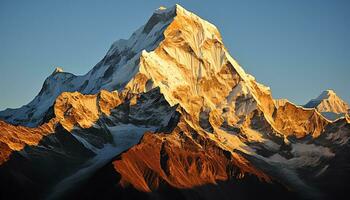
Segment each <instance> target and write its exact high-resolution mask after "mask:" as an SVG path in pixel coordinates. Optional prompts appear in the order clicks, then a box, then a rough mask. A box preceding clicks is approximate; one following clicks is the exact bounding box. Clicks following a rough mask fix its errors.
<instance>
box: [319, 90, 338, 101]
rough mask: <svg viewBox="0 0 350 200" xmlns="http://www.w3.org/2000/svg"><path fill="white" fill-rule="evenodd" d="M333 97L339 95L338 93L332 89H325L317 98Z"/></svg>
mask: <svg viewBox="0 0 350 200" xmlns="http://www.w3.org/2000/svg"><path fill="white" fill-rule="evenodd" d="M332 97H337V94H336V93H335V92H334V90H332V89H328V90H325V91H323V92H322V93H321V94H320V95H319V96H318V97H317V98H316V99H317V100H324V99H329V98H332Z"/></svg>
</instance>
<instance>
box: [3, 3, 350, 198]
mask: <svg viewBox="0 0 350 200" xmlns="http://www.w3.org/2000/svg"><path fill="white" fill-rule="evenodd" d="M0 117H1V119H3V120H4V121H1V122H0V133H1V134H0V144H1V145H0V153H1V154H0V155H1V160H0V164H1V165H0V172H1V176H2V177H5V179H6V180H8V181H9V182H10V184H3V186H2V191H3V192H2V195H3V196H2V197H4V198H8V197H12V198H23V197H28V196H30V197H33V198H49V199H52V198H53V199H55V198H58V199H60V198H79V197H82V196H81V195H82V194H81V191H85V192H83V193H85V195H88V196H86V197H94V198H101V197H104V198H109V197H116V198H126V199H130V198H133V197H135V198H141V197H142V198H145V197H147V198H166V199H168V198H171V197H179V198H180V197H181V198H189V199H193V198H199V199H213V198H215V197H216V195H222V196H223V197H225V198H227V199H230V197H231V196H227V195H225V194H226V193H227V194H230V195H238V194H239V196H240V198H243V199H244V198H245V199H251V198H253V197H254V193H251V192H250V191H254V190H255V191H256V192H257V193H256V194H261V195H265V197H266V196H270V197H271V196H272V197H277V196H279V195H284V196H285V197H286V198H289V197H290V198H296V197H298V198H315V199H318V198H320V197H323V196H325V195H327V194H328V193H327V191H324V190H323V188H324V187H325V185H322V183H323V182H324V180H323V179H322V177H323V175H324V174H325V176H331V175H332V174H333V173H334V170H332V171H328V170H327V169H328V168H329V166H330V165H331V163H332V162H333V161H334V160H335V159H336V160H337V162H346V163H347V161H343V160H341V159H339V158H338V157H337V153H338V152H342V153H340V154H341V155H342V154H345V155H344V156H346V155H347V153H344V149H346V148H347V146H348V140H349V137H350V127H349V120H348V119H347V118H342V119H340V120H338V121H335V122H331V121H329V120H327V119H326V118H324V117H323V116H322V115H321V114H320V113H319V111H317V110H316V109H310V108H304V107H301V106H296V105H294V104H292V103H290V102H288V101H276V100H273V99H272V97H271V92H270V89H269V88H268V87H266V86H264V85H262V84H260V83H258V82H256V81H255V78H254V77H253V76H251V75H249V74H247V73H245V71H244V70H243V69H242V67H241V66H240V65H239V64H238V62H237V61H235V60H234V59H233V58H232V57H231V56H230V54H229V53H228V51H227V49H226V48H225V46H224V44H223V41H222V38H221V35H220V33H219V31H218V30H217V28H216V27H215V26H214V25H212V24H210V23H209V22H207V21H205V20H203V19H201V18H200V17H198V16H196V15H195V14H193V13H191V12H189V11H187V10H185V9H184V8H182V7H181V6H179V5H176V6H174V7H172V8H169V9H165V8H161V9H158V10H156V11H155V12H154V13H153V15H152V16H151V18H150V19H149V21H148V22H147V23H146V24H145V25H144V26H142V27H141V28H140V29H138V30H137V31H136V32H135V33H134V34H133V35H132V36H131V37H130V38H129V39H128V40H119V41H117V42H115V43H114V44H113V45H112V46H111V48H110V50H109V51H108V52H107V55H106V56H105V57H104V58H103V59H102V61H101V62H99V63H98V64H97V65H96V66H95V67H94V68H93V69H92V70H91V71H89V72H88V73H87V74H86V75H83V76H75V75H73V74H70V73H66V72H63V70H61V69H56V70H55V71H54V73H53V74H52V75H51V76H50V77H48V78H47V80H46V81H45V83H44V85H43V88H42V90H41V91H40V93H39V94H38V96H37V97H36V98H35V99H34V100H33V101H32V102H31V103H29V104H28V105H26V106H23V107H21V108H19V109H11V110H5V111H3V112H1V113H0ZM21 166H23V167H21ZM332 169H337V166H334V167H332ZM52 171H53V172H55V173H57V176H54V177H53V176H50V174H51V173H52ZM342 173H343V174H344V173H345V174H346V173H347V171H344V172H342ZM340 174H341V173H340ZM5 179H4V180H5ZM96 183H98V184H97V185H103V187H99V186H96ZM216 184H217V186H215V185H216ZM340 184H341V183H340ZM96 187H97V188H96ZM14 188H15V189H14ZM232 188H235V189H234V191H235V192H234V194H233V192H232ZM259 188H264V189H263V190H259ZM16 189H19V190H22V191H23V192H22V193H15V192H14V191H15V190H16ZM169 191H171V193H170V194H176V195H180V196H171V195H166V193H167V192H169ZM229 191H230V192H229ZM262 191H264V192H262ZM135 192H136V193H135ZM201 192H203V194H206V195H203V194H200V193H201ZM133 194H137V195H136V196H132V195H133ZM223 194H224V195H223ZM130 195H131V196H130ZM193 195H194V196H193Z"/></svg>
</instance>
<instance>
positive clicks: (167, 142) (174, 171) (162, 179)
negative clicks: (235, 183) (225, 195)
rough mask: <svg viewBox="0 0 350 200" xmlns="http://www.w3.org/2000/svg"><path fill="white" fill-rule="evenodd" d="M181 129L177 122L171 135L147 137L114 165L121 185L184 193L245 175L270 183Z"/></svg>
mask: <svg viewBox="0 0 350 200" xmlns="http://www.w3.org/2000/svg"><path fill="white" fill-rule="evenodd" d="M183 126H185V125H184V122H180V123H179V125H178V127H176V128H175V130H174V131H173V132H172V133H171V134H170V135H169V134H151V133H148V134H146V135H144V137H143V139H142V140H141V142H140V144H139V145H136V146H135V147H133V148H131V149H130V150H128V151H127V152H126V153H124V154H122V156H121V158H120V159H118V160H115V161H113V165H114V167H115V170H116V171H117V172H118V173H119V174H120V175H121V180H120V184H121V185H122V186H124V187H125V186H128V185H129V184H131V185H132V186H133V187H135V188H136V189H137V190H139V191H143V192H151V191H154V190H157V189H158V188H159V187H163V186H164V184H165V183H166V184H169V185H171V186H172V187H175V188H180V189H185V188H193V187H196V186H201V185H205V184H210V183H211V184H214V183H216V182H217V181H226V180H228V179H230V178H233V177H237V178H243V177H244V175H245V174H246V173H247V174H249V173H250V174H254V175H256V176H257V177H259V178H260V179H261V180H262V181H267V182H269V181H270V178H269V177H268V176H267V175H266V174H264V173H263V172H261V171H260V170H257V169H256V168H254V167H253V166H251V165H250V163H249V162H248V161H247V160H246V159H244V158H243V157H241V156H239V155H238V154H236V153H233V154H231V153H230V152H229V151H226V150H224V149H222V148H220V146H218V145H217V144H216V143H215V142H213V141H211V140H208V139H206V138H203V137H202V136H200V135H198V134H197V133H195V132H192V135H189V134H190V132H189V130H188V129H189V127H183ZM185 129H187V130H185Z"/></svg>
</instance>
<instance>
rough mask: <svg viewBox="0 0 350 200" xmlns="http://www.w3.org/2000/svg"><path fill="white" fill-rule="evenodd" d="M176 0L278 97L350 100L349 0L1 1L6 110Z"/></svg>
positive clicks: (0, 66) (0, 65)
mask: <svg viewBox="0 0 350 200" xmlns="http://www.w3.org/2000/svg"><path fill="white" fill-rule="evenodd" d="M175 3H179V4H180V5H182V6H183V7H185V8H186V9H188V10H190V11H193V12H194V13H196V14H197V15H199V16H201V17H202V18H204V19H206V20H208V21H210V22H211V23H213V24H215V25H216V26H217V27H218V28H219V30H220V32H221V34H222V36H223V39H224V42H225V45H226V47H227V48H228V49H229V51H230V53H231V55H232V56H233V57H234V58H236V59H237V60H238V62H239V63H240V64H241V65H242V66H243V68H244V69H245V70H246V71H247V72H248V73H250V74H252V75H254V76H255V77H256V79H257V80H258V81H259V82H262V83H263V84H265V85H267V86H270V87H271V89H272V94H273V96H274V97H275V98H281V97H284V98H288V99H290V100H291V101H293V102H295V103H297V104H304V103H306V102H307V101H308V100H309V99H311V98H314V97H316V96H318V95H319V94H320V93H321V91H323V90H325V89H329V88H332V89H334V90H335V91H336V92H337V94H338V95H339V96H340V97H342V98H343V99H345V100H346V101H347V102H349V103H350V92H349V89H350V62H349V61H350V1H348V0H343V1H341V0H307V1H306V0H264V1H262V0H256V1H253V0H244V1H243V0H242V1H234V0H226V1H225V0H221V1H220V0H215V1H214V0H211V1H209V0H188V1H180V0H179V1H170V0H169V1H158V0H143V1H142V0H138V1H136V0H126V1H119V0H113V1H112V0H100V1H97V0H91V1H89V0H81V1H72V0H66V1H65V0H60V1H59V0H42V1H34V0H30V1H28V0H23V1H18V0H0V94H1V97H0V110H2V109H5V108H7V107H12V108H14V107H19V106H21V105H23V104H26V103H28V102H29V101H30V100H32V99H33V98H34V96H35V95H36V94H37V93H38V92H39V91H40V89H41V86H42V84H43V82H44V80H45V78H46V77H47V76H49V75H50V74H51V73H52V71H53V70H54V68H55V66H62V67H63V69H64V70H65V71H68V72H72V73H75V74H85V73H86V72H88V71H89V70H90V69H91V68H92V67H93V66H94V65H95V64H96V63H97V62H98V61H99V60H100V59H102V57H103V56H104V54H105V53H106V51H107V50H108V48H109V47H110V45H111V44H112V43H113V42H114V41H115V40H117V39H120V38H128V37H129V36H130V35H131V34H132V32H134V31H135V30H136V29H137V28H138V27H140V26H141V25H143V24H145V23H146V21H147V20H148V18H149V17H150V16H151V14H152V12H153V11H154V10H155V9H156V8H158V7H159V6H162V5H163V6H166V7H169V6H172V5H174V4H175Z"/></svg>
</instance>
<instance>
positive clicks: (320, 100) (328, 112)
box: [304, 90, 350, 120]
mask: <svg viewBox="0 0 350 200" xmlns="http://www.w3.org/2000/svg"><path fill="white" fill-rule="evenodd" d="M304 107H306V108H315V109H316V110H318V111H319V112H320V113H322V114H323V115H324V116H325V117H326V118H328V119H331V120H334V119H337V118H339V117H342V116H344V115H345V114H347V113H348V112H349V109H350V107H349V105H348V104H347V103H346V102H345V101H344V100H342V99H341V98H340V97H339V96H338V95H337V94H336V93H335V92H334V90H325V91H323V92H322V93H321V94H320V95H319V96H318V97H317V98H315V99H312V100H311V101H309V102H308V103H307V104H305V105H304Z"/></svg>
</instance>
